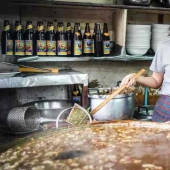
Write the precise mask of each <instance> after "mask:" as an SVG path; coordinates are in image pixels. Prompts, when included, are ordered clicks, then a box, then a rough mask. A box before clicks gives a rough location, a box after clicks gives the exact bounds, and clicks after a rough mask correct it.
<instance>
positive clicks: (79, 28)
mask: <svg viewBox="0 0 170 170" xmlns="http://www.w3.org/2000/svg"><path fill="white" fill-rule="evenodd" d="M77 25H78V30H79V33H80V36H81V38H82V33H81V27H80V23H77Z"/></svg>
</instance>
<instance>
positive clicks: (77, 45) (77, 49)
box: [73, 23, 82, 56]
mask: <svg viewBox="0 0 170 170" xmlns="http://www.w3.org/2000/svg"><path fill="white" fill-rule="evenodd" d="M81 54H82V36H81V34H80V33H79V25H78V24H77V23H75V26H74V33H73V56H81Z"/></svg>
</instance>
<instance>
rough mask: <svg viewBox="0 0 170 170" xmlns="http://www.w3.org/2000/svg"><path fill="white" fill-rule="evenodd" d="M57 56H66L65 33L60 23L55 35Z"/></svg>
mask: <svg viewBox="0 0 170 170" xmlns="http://www.w3.org/2000/svg"><path fill="white" fill-rule="evenodd" d="M57 55H58V56H67V39H66V33H65V31H64V25H63V23H62V22H61V23H60V25H59V27H58V34H57Z"/></svg>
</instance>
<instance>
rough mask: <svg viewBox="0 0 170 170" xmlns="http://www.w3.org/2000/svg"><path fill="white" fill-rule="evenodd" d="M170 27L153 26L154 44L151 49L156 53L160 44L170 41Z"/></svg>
mask: <svg viewBox="0 0 170 170" xmlns="http://www.w3.org/2000/svg"><path fill="white" fill-rule="evenodd" d="M169 28H170V25H166V24H153V25H152V42H151V48H152V49H153V50H154V52H156V49H157V47H158V45H159V44H161V43H163V42H165V41H166V40H168V39H170V38H169V37H168V35H169Z"/></svg>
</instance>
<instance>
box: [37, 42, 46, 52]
mask: <svg viewBox="0 0 170 170" xmlns="http://www.w3.org/2000/svg"><path fill="white" fill-rule="evenodd" d="M46 50H47V47H46V41H45V40H37V55H46V54H47V53H46Z"/></svg>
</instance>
